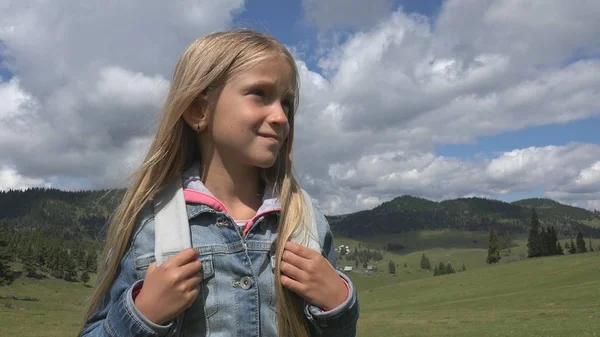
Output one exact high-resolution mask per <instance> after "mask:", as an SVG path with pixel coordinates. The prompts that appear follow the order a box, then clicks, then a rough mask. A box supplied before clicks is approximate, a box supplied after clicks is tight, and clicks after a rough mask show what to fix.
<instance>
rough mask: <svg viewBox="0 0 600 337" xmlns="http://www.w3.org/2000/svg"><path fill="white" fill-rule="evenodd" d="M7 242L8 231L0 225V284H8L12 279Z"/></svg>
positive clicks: (10, 256)
mask: <svg viewBox="0 0 600 337" xmlns="http://www.w3.org/2000/svg"><path fill="white" fill-rule="evenodd" d="M9 242H10V241H9V240H8V233H7V232H6V231H5V230H4V228H3V227H2V226H0V286H2V285H10V284H11V283H12V281H13V275H12V270H11V269H10V265H9V263H10V262H11V260H12V253H11V252H12V251H11V250H10V247H9Z"/></svg>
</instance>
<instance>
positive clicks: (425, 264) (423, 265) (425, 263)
mask: <svg viewBox="0 0 600 337" xmlns="http://www.w3.org/2000/svg"><path fill="white" fill-rule="evenodd" d="M421 269H427V270H431V263H430V262H429V258H428V257H427V256H425V254H423V255H422V256H421Z"/></svg>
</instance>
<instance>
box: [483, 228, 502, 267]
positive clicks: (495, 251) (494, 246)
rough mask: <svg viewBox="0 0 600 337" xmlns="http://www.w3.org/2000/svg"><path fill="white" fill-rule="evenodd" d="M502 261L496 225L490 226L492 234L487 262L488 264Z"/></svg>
mask: <svg viewBox="0 0 600 337" xmlns="http://www.w3.org/2000/svg"><path fill="white" fill-rule="evenodd" d="M499 261H500V245H499V243H498V236H497V235H496V230H494V227H490V236H489V240H488V255H487V259H486V262H487V263H488V264H492V263H497V262H499Z"/></svg>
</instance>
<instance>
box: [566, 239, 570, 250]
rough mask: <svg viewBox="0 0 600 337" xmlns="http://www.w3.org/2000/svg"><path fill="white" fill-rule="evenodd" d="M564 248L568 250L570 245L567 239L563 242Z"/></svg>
mask: <svg viewBox="0 0 600 337" xmlns="http://www.w3.org/2000/svg"><path fill="white" fill-rule="evenodd" d="M565 249H566V250H567V251H568V250H569V249H571V246H570V245H569V241H567V242H565Z"/></svg>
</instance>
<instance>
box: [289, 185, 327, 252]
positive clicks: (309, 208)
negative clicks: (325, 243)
mask: <svg viewBox="0 0 600 337" xmlns="http://www.w3.org/2000/svg"><path fill="white" fill-rule="evenodd" d="M301 191H302V196H303V199H304V205H305V212H306V213H305V214H306V219H307V221H308V233H306V234H307V237H306V238H302V237H300V235H299V233H294V235H292V238H291V240H292V241H293V242H296V243H298V244H301V245H303V246H306V247H308V248H310V249H312V250H315V251H317V252H319V253H321V243H320V240H319V232H318V228H317V218H316V216H315V212H314V209H313V203H312V199H311V197H310V195H308V193H306V191H305V190H303V189H302V190H301Z"/></svg>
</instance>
